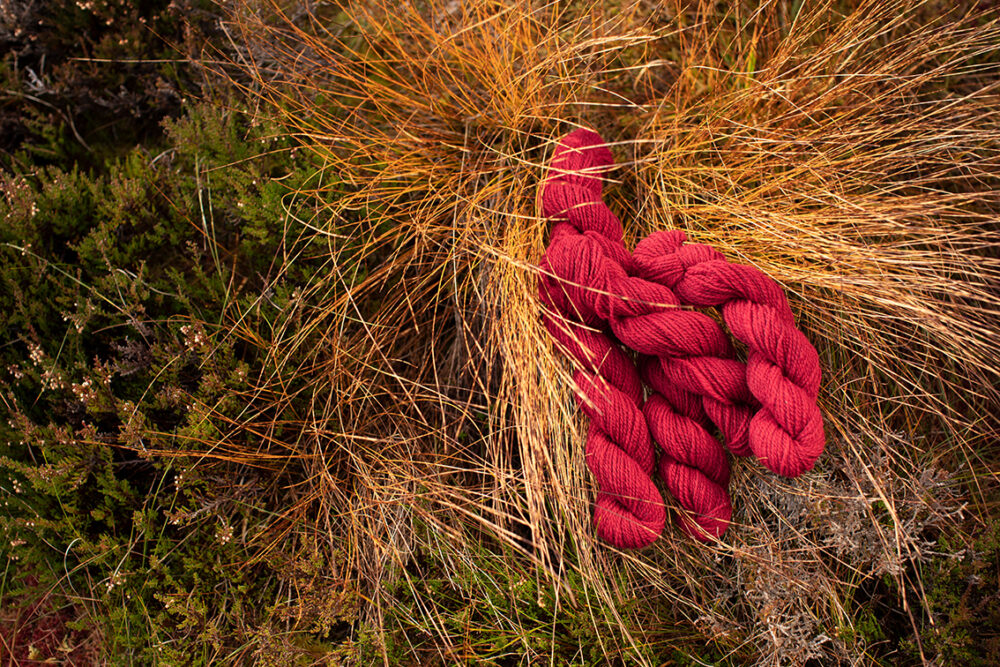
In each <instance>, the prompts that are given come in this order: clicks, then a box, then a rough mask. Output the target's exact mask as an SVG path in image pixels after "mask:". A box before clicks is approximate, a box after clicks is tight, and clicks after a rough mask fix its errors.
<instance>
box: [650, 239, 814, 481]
mask: <svg viewBox="0 0 1000 667" xmlns="http://www.w3.org/2000/svg"><path fill="white" fill-rule="evenodd" d="M685 240H686V236H685V234H684V233H683V232H681V231H668V232H656V233H654V234H651V235H650V236H648V237H646V238H645V239H643V240H642V241H640V242H639V243H638V245H637V246H636V248H635V252H634V253H633V255H632V264H631V266H630V273H631V274H632V275H635V276H639V277H642V278H645V279H647V280H651V281H654V282H657V283H659V284H661V285H665V286H667V287H669V288H671V289H672V290H674V291H675V292H676V294H677V295H678V296H679V297H680V299H681V301H682V302H683V303H685V304H689V305H693V306H721V307H722V317H723V319H724V320H725V322H726V325H727V326H728V327H729V330H730V331H731V332H732V333H733V335H734V336H735V337H736V338H738V339H739V340H741V341H743V342H744V343H745V344H746V346H747V349H748V357H747V366H746V372H747V385H748V386H749V388H750V391H751V392H752V393H753V395H754V396H755V397H756V399H757V400H758V401H760V403H761V408H760V410H759V411H758V412H757V413H756V414H755V415H754V416H753V418H752V419H751V420H750V426H749V446H750V449H751V450H752V451H753V454H754V455H755V456H756V457H757V458H758V460H760V462H761V464H763V465H764V466H765V467H767V468H768V469H770V470H771V471H773V472H775V473H778V474H779V475H784V476H786V477H796V476H798V475H801V474H802V473H803V472H806V471H807V470H810V469H812V467H813V465H814V464H815V462H816V459H817V458H819V455H820V454H821V453H822V452H823V447H824V444H825V436H824V433H823V417H822V415H821V414H820V410H819V406H818V405H817V404H816V399H817V396H818V394H819V385H820V364H819V355H818V354H817V353H816V349H815V348H814V347H813V346H812V345H811V344H810V343H809V341H808V340H807V339H806V337H805V335H804V334H803V333H802V332H801V331H799V330H798V329H797V328H796V326H795V319H794V317H793V315H792V310H791V308H790V307H789V305H788V299H787V298H786V297H785V293H784V292H783V291H782V289H781V287H780V286H779V285H778V284H777V283H776V282H775V281H774V280H772V279H771V278H769V277H768V276H767V275H765V274H764V273H763V272H761V271H760V270H759V269H757V268H755V267H752V266H747V265H742V264H732V263H729V262H727V261H726V259H725V257H724V256H723V255H722V254H721V253H720V252H718V251H717V250H715V249H714V248H712V247H710V246H707V245H704V244H700V243H691V244H686V243H685ZM734 453H741V452H736V451H735V450H734Z"/></svg>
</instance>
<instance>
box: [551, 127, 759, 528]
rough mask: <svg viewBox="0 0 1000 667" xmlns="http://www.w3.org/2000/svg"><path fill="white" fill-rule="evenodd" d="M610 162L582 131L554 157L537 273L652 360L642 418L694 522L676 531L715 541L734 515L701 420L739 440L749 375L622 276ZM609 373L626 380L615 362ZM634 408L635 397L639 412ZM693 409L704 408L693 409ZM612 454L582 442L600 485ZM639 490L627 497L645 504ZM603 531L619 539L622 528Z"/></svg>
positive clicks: (568, 309) (580, 312) (579, 314)
mask: <svg viewBox="0 0 1000 667" xmlns="http://www.w3.org/2000/svg"><path fill="white" fill-rule="evenodd" d="M612 161H613V158H612V156H611V153H610V151H608V150H607V148H606V147H605V146H604V145H603V141H602V140H601V138H600V136H599V135H597V134H596V133H594V132H590V131H587V130H576V131H574V132H572V133H570V134H569V135H567V136H566V137H565V138H564V139H563V141H562V142H561V144H560V145H559V147H558V148H557V149H556V153H555V155H554V157H553V160H552V164H551V170H552V171H553V172H555V173H554V175H553V176H552V177H550V178H549V179H548V180H547V181H546V183H545V186H544V190H543V193H542V208H543V212H544V214H545V215H546V217H549V218H551V219H553V220H554V221H555V225H554V227H553V230H552V235H551V240H550V244H549V247H548V249H547V250H546V253H545V258H544V259H543V263H542V264H543V269H545V270H547V271H548V272H550V273H551V274H552V275H551V277H543V280H542V283H541V295H542V300H543V302H544V303H546V304H548V305H551V306H552V307H553V310H555V311H556V312H557V313H560V314H562V315H563V316H564V317H565V316H574V317H575V318H576V319H577V321H579V322H581V323H583V324H586V325H590V326H600V325H601V324H602V323H604V322H606V323H608V324H609V325H610V327H611V330H612V331H613V332H614V334H615V335H616V336H617V337H618V338H619V339H620V340H622V341H623V342H624V343H625V344H627V345H629V346H630V347H632V348H633V349H636V350H638V351H640V352H643V353H646V354H649V355H655V356H656V357H658V362H657V363H658V364H659V368H658V369H657V370H656V371H653V372H651V373H650V375H651V377H655V378H658V379H659V378H661V377H662V378H663V381H662V382H660V383H659V386H658V387H657V389H658V390H662V391H661V392H660V395H658V396H654V397H652V398H651V399H650V400H649V401H647V402H646V404H645V406H644V407H643V414H644V415H645V421H646V422H647V423H649V428H650V429H651V430H652V431H653V434H654V436H655V437H656V439H657V441H658V442H659V443H660V445H661V447H663V449H664V457H663V458H664V461H666V463H663V464H661V473H663V475H664V480H665V482H666V483H667V486H668V488H669V489H670V491H671V493H672V494H673V495H674V496H675V498H677V499H678V502H680V503H681V505H682V506H683V507H684V508H685V509H687V510H688V511H689V512H690V513H691V517H690V518H682V521H681V525H682V527H683V528H684V529H685V530H686V531H687V532H688V533H689V534H691V535H692V536H694V537H696V538H698V539H708V538H709V537H717V536H719V535H721V534H722V532H723V531H724V530H725V528H726V526H727V525H728V522H729V519H730V516H731V514H732V506H731V503H730V501H729V497H728V494H727V493H726V485H727V484H728V481H729V466H728V462H727V460H726V457H725V453H724V451H723V449H722V447H721V445H720V444H719V443H718V442H717V441H716V440H715V439H714V438H713V437H712V436H711V435H709V434H708V433H707V431H706V430H705V427H706V425H707V424H706V420H705V419H704V418H703V417H704V415H705V414H706V413H707V414H708V415H709V416H712V417H713V419H716V418H717V419H718V421H717V422H716V423H717V424H719V426H720V427H722V428H723V430H724V432H726V433H727V435H729V436H730V437H735V438H741V437H742V438H743V439H744V440H745V434H746V422H747V421H748V420H749V410H748V409H745V407H744V406H740V405H734V404H736V403H738V402H740V401H744V400H750V393H749V391H748V390H747V388H746V384H745V371H744V370H743V366H742V364H740V363H739V362H738V361H736V360H735V359H734V358H733V357H734V351H733V349H732V346H731V345H730V344H729V341H728V339H727V338H726V336H725V333H724V332H723V331H722V329H721V328H720V327H719V326H718V325H717V324H716V323H715V322H714V321H713V320H712V319H711V318H709V317H708V316H706V315H704V314H701V313H696V312H691V311H687V310H683V309H680V308H679V307H678V306H679V305H680V300H679V299H678V298H677V296H676V295H674V294H673V292H672V291H671V290H670V289H668V288H666V287H664V286H663V285H658V284H656V283H653V282H650V281H647V280H642V279H639V278H634V277H630V276H628V275H627V273H626V271H625V266H626V265H627V264H628V263H629V262H630V256H629V254H628V252H627V251H626V250H625V247H624V244H623V241H622V229H621V223H620V222H619V220H618V218H617V217H616V216H615V215H614V214H613V213H612V212H611V211H610V209H608V207H607V206H606V205H605V204H604V202H603V201H602V199H601V188H602V184H601V179H600V172H601V171H603V170H604V169H606V168H607V167H608V166H609V165H610V164H611V163H612ZM547 326H548V328H549V331H550V332H551V333H552V335H553V336H554V337H556V339H557V340H559V342H561V343H562V344H563V345H564V347H566V349H567V350H568V351H569V353H570V354H571V355H573V356H574V357H575V358H577V359H581V354H580V352H581V351H580V349H579V348H581V347H583V342H582V341H581V342H580V343H574V342H573V341H572V340H567V339H568V338H571V336H569V335H568V334H569V331H568V330H567V328H566V326H565V325H564V326H563V327H562V328H559V327H555V326H553V325H552V324H550V323H549V322H548V321H547ZM591 335H592V336H593V335H594V334H593V333H592V332H591ZM612 347H613V346H612ZM616 359H617V357H616ZM614 366H615V369H616V372H618V373H622V374H624V370H623V369H622V368H621V366H620V364H619V362H618V361H617V360H616V362H615V364H614ZM585 379H586V378H585ZM620 379H621V378H619V380H620ZM664 392H665V393H664ZM691 393H695V394H697V396H691V395H690V394H691ZM604 398H605V399H606V397H604ZM733 399H736V400H733ZM638 401H641V390H640V394H639V396H638V400H637V402H636V405H638V404H639V402H638ZM699 401H700V402H701V406H700V407H695V405H696V404H697V403H698V402H699ZM586 409H587V408H586V407H585V410H586ZM599 414H601V410H600V409H590V410H588V415H590V416H591V418H592V419H595V420H596V419H597V415H599ZM623 415H624V412H622V413H621V414H618V415H609V414H608V413H606V412H605V413H603V415H601V416H602V421H600V422H599V423H600V424H601V426H602V428H603V429H607V428H611V427H613V426H614V425H615V422H616V420H618V419H621V418H622V416H623ZM629 416H631V415H629ZM619 428H621V427H620V426H619ZM610 451H611V450H609V449H608V448H603V449H598V448H592V447H591V445H590V439H588V457H587V462H588V466H589V467H590V469H591V471H592V472H594V475H595V476H596V477H597V478H598V481H599V483H600V482H601V480H602V478H603V479H607V477H608V472H607V469H608V468H612V469H614V468H617V467H620V466H621V465H622V463H621V460H620V458H619V457H611V458H605V457H606V456H607V454H608V453H609V452H610ZM611 453H613V452H611ZM647 460H648V459H647V458H646V457H645V455H643V456H642V457H641V459H640V460H637V461H636V462H637V463H640V464H641V465H640V466H639V468H641V469H642V470H643V471H646V470H647V468H646V466H645V464H646V462H647ZM630 470H633V472H634V468H631V469H630ZM649 472H651V469H649ZM609 483H610V480H609ZM615 483H616V484H621V483H624V484H626V485H627V486H631V485H633V484H634V485H635V489H639V488H642V489H645V488H646V480H645V479H639V476H638V475H637V474H632V475H625V476H619V477H617V478H616V479H615ZM650 483H651V482H650ZM604 487H605V485H604V484H603V483H601V488H602V490H603V489H604ZM614 488H616V489H617V490H618V493H619V494H621V493H623V492H625V489H623V488H621V487H620V486H615V487H614ZM654 488H655V486H654ZM635 489H633V490H632V492H631V493H632V494H634V495H636V496H637V497H642V496H641V495H640V492H639V491H637V490H635ZM641 493H646V492H645V491H643V492H641ZM598 509H599V510H600V509H601V506H600V497H599V507H598ZM618 516H619V517H622V516H624V515H623V514H621V513H619V514H618ZM606 520H613V516H612V515H611V513H610V512H605V513H604V517H603V518H600V519H598V521H599V523H598V525H599V530H600V529H601V528H600V527H601V525H602V523H603V522H604V521H606ZM605 530H608V531H609V532H610V533H611V534H618V533H619V532H620V528H618V527H614V528H605ZM612 541H613V540H612Z"/></svg>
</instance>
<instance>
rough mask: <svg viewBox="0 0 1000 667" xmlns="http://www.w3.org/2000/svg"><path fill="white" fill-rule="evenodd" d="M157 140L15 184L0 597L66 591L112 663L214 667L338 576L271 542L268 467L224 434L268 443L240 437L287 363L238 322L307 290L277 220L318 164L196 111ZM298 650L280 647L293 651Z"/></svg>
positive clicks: (11, 630) (1, 463)
mask: <svg viewBox="0 0 1000 667" xmlns="http://www.w3.org/2000/svg"><path fill="white" fill-rule="evenodd" d="M165 134H166V142H165V146H163V147H162V150H159V151H158V152H157V153H156V154H152V153H150V152H149V151H148V150H145V149H136V150H134V151H132V152H131V153H129V154H128V155H126V156H124V157H123V158H120V159H116V160H114V162H113V163H111V164H109V165H107V167H106V175H96V176H95V175H91V174H85V173H82V172H81V171H79V170H78V169H73V170H71V171H63V170H61V169H59V168H55V167H43V168H38V169H35V170H33V171H31V172H28V173H10V174H7V175H5V176H3V179H2V186H0V187H2V190H3V193H4V200H3V203H2V205H0V206H2V208H0V217H2V219H3V224H2V227H0V254H2V257H3V262H2V266H3V271H2V272H0V281H2V284H3V289H2V290H0V294H2V296H0V310H2V313H3V315H2V316H0V317H2V329H3V330H4V331H5V334H6V336H5V344H4V345H3V348H2V351H0V355H2V363H0V368H2V369H3V376H2V378H0V383H2V385H0V386H2V387H3V396H4V407H5V411H6V418H5V419H4V423H3V424H0V468H2V469H3V482H2V484H0V488H2V489H3V495H4V498H3V501H4V508H5V512H4V518H3V519H2V523H0V529H2V531H3V533H4V538H5V539H4V542H3V547H2V549H3V553H4V556H5V560H6V563H5V565H6V570H5V574H4V576H3V579H2V583H0V592H2V594H3V598H4V600H5V601H6V600H14V599H23V600H26V601H28V603H29V604H33V603H34V600H32V599H31V595H30V593H31V592H32V591H35V592H39V591H46V590H48V591H53V590H55V591H57V592H58V593H59V596H58V597H59V599H60V600H63V601H64V603H65V604H66V605H72V606H73V608H74V614H75V618H73V619H71V620H73V621H74V622H76V623H77V624H78V627H79V628H81V629H88V630H89V631H90V632H91V633H93V634H96V635H99V637H100V644H101V647H102V649H103V651H104V652H105V655H122V656H130V658H129V659H130V660H133V661H136V662H139V663H143V664H152V663H153V662H156V661H164V662H165V664H180V663H184V664H189V662H188V661H189V660H194V661H196V662H200V663H202V664H214V663H215V662H216V661H217V660H218V659H220V656H227V655H230V652H232V651H234V650H236V651H237V653H238V652H239V649H240V647H241V646H244V647H246V646H250V647H252V649H253V650H256V649H258V648H260V646H259V645H258V644H259V643H258V642H255V641H253V640H252V639H251V638H252V637H254V636H256V635H257V634H260V633H265V634H266V633H271V632H276V630H273V629H272V624H274V625H276V624H279V623H282V622H287V614H288V613H289V612H288V610H287V605H284V604H283V603H282V602H281V601H280V599H279V598H280V590H281V589H282V588H284V587H288V586H296V587H301V586H306V585H307V584H309V582H310V581H313V580H314V579H321V580H324V581H326V580H327V577H328V576H329V575H328V573H327V572H326V570H327V568H326V567H324V566H323V562H324V559H325V558H326V556H324V555H323V554H322V553H319V552H315V549H314V550H313V552H309V546H308V545H309V544H310V543H311V542H310V540H311V538H309V537H308V536H306V535H299V534H298V532H297V531H291V532H292V533H293V535H296V537H295V538H289V537H288V536H287V535H286V537H285V539H282V540H280V542H279V543H277V544H267V543H266V540H268V539H277V538H276V537H275V536H273V535H272V534H271V533H269V532H268V531H267V530H265V528H266V527H267V526H269V525H270V524H271V512H272V511H273V507H274V506H273V505H272V504H271V503H270V502H269V499H270V497H271V495H272V494H274V493H275V492H276V489H277V488H278V485H280V484H281V483H282V482H281V480H282V479H283V475H282V473H281V471H280V470H279V467H280V466H278V465H277V464H276V463H275V458H274V457H269V458H268V457H263V458H261V459H254V458H253V457H251V458H249V459H248V458H246V457H239V456H235V457H234V456H230V452H231V451H232V449H231V447H230V446H229V445H227V444H226V443H225V442H222V441H221V440H222V439H224V438H226V437H233V438H238V439H239V441H240V445H239V446H240V448H241V449H243V450H249V449H252V447H253V445H252V444H251V443H253V442H254V441H258V440H259V439H260V438H262V437H265V436H264V434H255V433H252V431H253V429H252V428H248V429H247V430H246V431H240V432H237V431H235V430H234V429H233V428H232V426H233V424H237V423H241V422H242V421H243V420H244V419H247V417H246V415H247V414H248V411H249V410H256V409H261V408H259V407H253V403H254V399H253V398H252V397H251V394H252V389H251V382H252V376H253V375H254V374H265V373H267V372H272V371H273V368H274V365H273V362H271V361H269V360H268V359H266V358H263V356H262V353H263V351H261V350H259V349H256V348H255V347H254V346H253V344H252V343H251V344H248V343H247V341H246V340H245V339H244V338H241V337H240V336H239V335H234V330H233V328H232V325H233V323H240V324H241V325H242V326H244V327H246V335H247V336H250V335H253V333H254V332H256V331H257V330H259V329H260V330H264V329H266V328H267V327H268V326H269V322H268V320H269V318H271V317H273V316H274V314H275V313H280V312H281V310H283V309H284V308H287V307H289V303H290V302H291V301H292V300H293V298H294V297H293V296H292V292H293V288H291V287H289V286H287V284H286V283H285V281H286V280H287V281H289V282H290V283H292V284H294V285H296V286H297V288H298V289H299V290H301V289H305V288H307V286H308V285H309V284H310V272H309V271H308V269H307V264H308V260H303V261H302V262H300V263H297V264H296V266H295V267H294V268H292V267H289V269H288V270H283V271H281V272H280V273H279V272H278V271H276V270H275V266H274V258H275V256H276V254H278V253H280V252H282V251H284V252H289V253H293V252H294V253H307V252H310V250H309V244H308V243H306V242H301V241H300V240H299V239H298V238H297V237H296V236H293V235H292V234H291V233H288V234H286V231H288V228H287V227H286V228H283V227H280V226H276V225H274V224H273V223H274V221H275V220H281V219H282V218H287V216H288V215H291V214H292V211H293V210H294V209H293V208H289V207H288V203H287V201H286V200H287V194H288V190H287V188H288V185H287V184H285V183H281V182H280V179H281V178H288V177H291V178H292V179H294V180H293V181H292V182H293V183H296V184H299V185H301V184H303V183H307V182H308V181H309V179H311V178H314V177H315V175H316V174H317V170H316V167H315V166H314V165H313V164H312V163H311V162H310V161H308V160H304V159H303V158H302V157H301V156H299V157H292V156H291V155H290V153H289V150H288V140H287V139H279V138H276V134H277V132H276V129H275V127H274V126H273V125H266V124H256V125H255V124H253V123H251V122H249V121H248V117H247V116H246V115H244V114H241V113H238V112H236V111H234V110H227V109H223V108H217V107H212V106H200V107H193V108H191V109H190V110H189V112H188V113H187V115H186V116H185V117H183V118H182V119H180V120H177V121H168V122H167V123H166V125H165ZM220 192H221V193H223V194H222V195H221V196H220V195H219V193H220ZM295 230H296V228H293V229H292V231H293V232H294V231H295ZM289 270H290V271H291V273H288V271H289ZM264 409H265V410H269V409H271V406H267V407H266V408H264ZM226 434H228V435H226ZM283 465H284V466H285V467H287V466H288V464H287V462H285V463H284V464H283ZM299 537H301V541H300V540H299V539H298V538H299ZM262 540H265V542H261V541H262ZM258 542H260V543H258ZM317 559H318V561H317ZM304 563H310V564H309V565H308V566H307V565H305V564H304ZM277 572H280V573H281V575H280V576H278V575H277V574H276V573H277ZM311 585H315V583H313V584H311ZM331 593H332V592H330V591H327V592H326V593H325V594H324V596H323V597H322V599H320V598H319V596H313V598H309V599H311V600H314V603H315V607H314V609H315V610H316V611H315V613H313V612H312V611H309V612H305V618H299V619H297V620H299V621H302V622H307V623H316V624H318V625H324V624H325V625H327V626H328V625H329V624H330V623H334V622H339V620H340V618H341V617H342V616H344V617H349V616H350V613H351V608H352V606H351V605H352V602H351V598H350V595H349V594H348V593H346V592H345V593H344V594H343V595H341V596H340V598H338V597H337V596H336V595H332V594H331ZM43 597H44V598H46V599H47V598H48V597H49V595H43ZM338 599H340V600H342V602H341V603H336V602H335V600H338ZM262 600H273V602H271V603H270V604H269V605H265V604H261V601H262ZM5 606H6V605H5ZM22 606H23V605H22ZM311 608H312V607H311ZM320 610H322V611H320ZM302 613H303V612H302V611H301V610H299V612H298V614H299V615H300V616H301V615H302ZM10 623H11V624H10V625H8V626H7V629H6V630H5V632H4V634H5V635H7V636H8V638H9V639H10V642H11V644H12V643H13V642H14V641H15V640H16V641H17V642H18V643H24V642H28V640H29V639H30V632H29V633H24V632H21V633H20V634H19V633H18V631H17V628H16V626H15V625H14V622H13V621H10ZM289 641H290V640H282V641H280V642H276V641H272V642H271V644H272V645H271V648H270V649H269V650H272V651H286V652H288V651H292V653H290V654H289V655H293V654H294V655H297V654H299V653H302V651H301V650H297V651H293V650H292V649H294V648H295V647H294V646H292V647H291V648H289V645H290V644H289ZM36 643H38V642H37V638H36ZM19 649H20V650H19ZM0 650H2V651H5V652H6V653H5V655H8V656H10V655H13V656H15V657H18V656H19V657H20V658H21V659H24V658H25V656H26V654H25V653H24V650H26V647H25V646H20V647H19V646H16V645H6V646H3V647H2V648H0ZM243 650H244V652H246V651H247V650H249V649H246V648H244V649H243Z"/></svg>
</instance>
